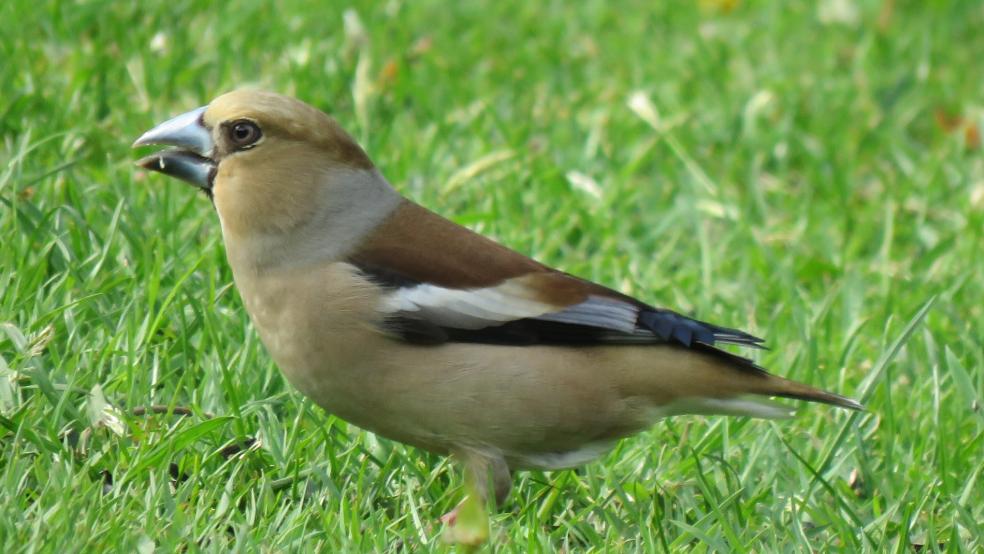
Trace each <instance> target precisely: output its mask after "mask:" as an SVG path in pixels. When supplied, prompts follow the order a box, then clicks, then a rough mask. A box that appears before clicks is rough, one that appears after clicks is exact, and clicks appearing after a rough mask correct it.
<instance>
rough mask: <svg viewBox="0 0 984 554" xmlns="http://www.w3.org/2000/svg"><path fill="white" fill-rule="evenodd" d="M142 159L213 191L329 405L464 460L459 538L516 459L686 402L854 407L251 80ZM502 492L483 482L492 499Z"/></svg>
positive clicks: (154, 135) (277, 345)
mask: <svg viewBox="0 0 984 554" xmlns="http://www.w3.org/2000/svg"><path fill="white" fill-rule="evenodd" d="M151 144H158V145H170V146H173V147H174V148H171V149H167V150H164V151H162V152H158V153H156V154H152V155H150V156H147V157H145V158H143V159H142V160H140V161H139V162H138V164H139V165H140V166H142V167H144V168H146V169H150V170H153V171H159V172H161V173H164V174H167V175H171V176H173V177H177V178H179V179H182V180H185V181H187V182H189V183H191V184H193V185H195V186H196V187H198V188H200V189H201V190H203V191H204V192H205V194H206V195H207V196H208V197H209V198H210V199H211V200H212V202H213V203H214V205H215V210H216V212H217V213H218V215H219V222H220V224H221V226H222V237H223V239H224V242H225V248H226V254H227V256H228V259H229V264H230V265H231V266H232V274H233V277H234V279H235V283H236V287H237V288H238V289H239V294H240V296H241V297H242V301H243V302H244V304H245V305H246V309H247V311H248V312H249V315H250V317H251V319H252V321H253V324H254V325H255V327H256V330H257V332H258V333H259V335H260V338H261V339H262V341H263V344H264V345H265V346H266V348H267V350H268V351H269V352H270V354H271V355H272V356H273V359H274V360H275V361H276V363H277V364H278V365H279V366H280V369H281V370H283V372H284V375H285V376H286V377H287V380H288V381H290V383H291V384H293V385H294V386H295V387H297V389H299V390H300V391H301V392H302V393H304V394H305V395H306V396H308V397H309V398H311V399H312V400H313V401H314V402H316V403H317V404H318V405H320V406H321V407H322V408H324V409H325V410H327V411H329V412H331V413H333V414H335V415H337V416H339V417H341V418H343V419H345V420H347V421H349V422H351V423H354V424H356V425H358V426H360V427H362V428H364V429H368V430H370V431H373V432H374V433H377V434H379V435H382V436H384V437H388V438H390V439H393V440H397V441H401V442H404V443H407V444H411V445H414V446H417V447H419V448H423V449H426V450H429V451H432V452H437V453H441V454H452V455H454V456H455V457H456V458H457V459H458V460H459V461H460V462H461V464H462V466H463V467H464V472H465V483H466V487H467V490H468V491H469V494H468V496H467V497H466V498H465V500H464V501H462V503H461V504H459V506H458V507H457V508H456V510H455V512H452V513H451V514H448V515H447V516H445V518H444V519H445V521H446V522H447V523H449V524H450V527H449V530H448V533H449V535H450V538H451V540H456V541H459V542H463V543H479V542H482V541H483V540H485V538H486V537H487V535H488V516H487V512H486V506H487V503H489V502H490V501H492V500H494V501H496V502H502V501H503V500H504V499H505V498H506V496H507V495H508V493H509V488H510V482H511V475H510V472H511V471H512V470H517V469H531V468H535V469H546V470H550V469H560V468H570V467H573V466H577V465H581V464H584V463H586V462H588V461H589V460H591V459H593V458H595V457H597V456H599V455H600V454H602V453H604V452H605V451H606V450H607V449H609V448H610V447H611V446H612V445H613V444H614V443H615V441H617V440H618V439H620V438H622V437H625V436H628V435H631V434H633V433H636V432H638V431H640V430H643V429H646V428H647V427H649V426H651V425H652V424H653V422H655V421H656V420H658V419H660V418H663V417H666V416H671V415H677V414H730V415H744V416H756V417H784V416H788V415H790V410H789V408H786V407H784V406H782V405H780V404H777V403H774V402H773V401H771V400H769V399H768V397H785V398H793V399H797V400H807V401H812V402H823V403H826V404H832V405H835V406H840V407H843V408H850V409H854V410H859V409H861V405H860V404H858V403H857V402H855V401H853V400H850V399H848V398H844V397H842V396H839V395H836V394H833V393H830V392H826V391H823V390H818V389H816V388H813V387H811V386H809V385H804V384H801V383H797V382H794V381H790V380H787V379H783V378H782V377H777V376H775V375H771V374H769V373H767V372H766V371H765V370H764V369H763V368H761V367H759V366H758V365H756V364H755V363H754V362H752V361H751V360H749V359H746V358H744V357H741V356H738V355H736V354H732V353H730V352H727V351H724V350H721V349H719V348H718V345H721V344H726V345H737V346H740V347H752V348H760V347H761V343H762V339H759V338H757V337H754V336H752V335H750V334H748V333H746V332H744V331H739V330H737V329H730V328H728V327H721V326H718V325H714V324H712V323H705V322H703V321H699V320H696V319H692V318H690V317H687V316H684V315H681V314H679V313H676V312H674V311H672V310H668V309H664V308H657V307H654V306H651V305H649V304H647V303H645V302H643V301H641V300H638V299H636V298H632V297H631V296H626V295H624V294H621V293H619V292H617V291H614V290H612V289H609V288H607V287H605V286H602V285H599V284H596V283H593V282H591V281H587V280H584V279H581V278H578V277H575V276H573V275H569V274H567V273H564V272H561V271H558V270H555V269H552V268H550V267H547V266H545V265H543V264H541V263H539V262H536V261H534V260H532V259H530V258H528V257H526V256H524V255H522V254H518V253H516V252H514V251H512V250H510V249H509V248H507V247H505V246H502V245H500V244H498V243H496V242H493V241H491V240H489V239H487V238H485V237H483V236H481V235H478V234H476V233H474V232H472V231H470V230H468V229H466V228H465V227H462V226H460V225H457V224H455V223H452V222H451V221H448V220H447V219H444V218H443V217H441V216H439V215H437V214H435V213H434V212H431V211H429V210H427V209H426V208H423V207H421V206H419V205H417V204H414V203H413V202H411V201H409V200H407V199H406V198H404V197H402V196H401V195H400V193H399V192H397V191H396V190H394V189H393V187H392V186H391V185H390V184H389V183H388V182H387V181H386V178H385V177H383V175H382V173H380V172H379V170H378V169H377V168H376V166H375V165H373V163H372V161H371V160H370V159H369V156H367V155H366V153H365V151H363V150H362V148H361V147H360V146H359V145H358V144H356V142H355V141H354V140H353V139H352V137H351V136H349V135H348V134H347V133H346V132H345V131H344V130H342V128H341V127H340V126H339V124H338V123H337V122H336V121H335V120H334V119H332V118H331V117H329V116H327V115H326V114H324V113H322V112H321V111H319V110H317V109H315V108H313V107H311V106H309V105H307V104H305V103H303V102H300V101H298V100H295V99H293V98H289V97H285V96H280V95H278V94H272V93H269V92H259V91H252V90H238V91H234V92H230V93H228V94H224V95H222V96H220V97H218V98H216V99H215V100H213V101H212V102H211V103H210V104H208V105H207V106H204V107H201V108H198V109H196V110H193V111H190V112H188V113H185V114H183V115H179V116H177V117H175V118H173V119H171V120H169V121H167V122H165V123H162V124H161V125H159V126H157V127H155V128H153V129H151V130H150V131H147V132H146V133H144V134H143V136H141V137H140V138H139V139H137V141H136V142H135V143H134V146H144V145H151ZM490 493H491V494H490Z"/></svg>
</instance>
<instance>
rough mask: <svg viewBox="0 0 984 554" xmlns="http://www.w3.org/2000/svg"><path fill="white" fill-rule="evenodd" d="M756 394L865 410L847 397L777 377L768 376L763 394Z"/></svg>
mask: <svg viewBox="0 0 984 554" xmlns="http://www.w3.org/2000/svg"><path fill="white" fill-rule="evenodd" d="M756 394H762V395H766V396H780V397H782V398H793V399H795V400H806V401H807V402H820V403H822V404H830V405H831V406H837V407H839V408H847V409H848V410H859V411H861V410H864V406H862V405H861V403H859V402H857V401H856V400H852V399H850V398H847V397H846V396H841V395H839V394H834V393H832V392H829V391H825V390H822V389H817V388H814V387H811V386H809V385H804V384H803V383H798V382H796V381H791V380H789V379H784V378H782V377H777V376H775V375H767V376H766V378H765V383H764V387H763V390H762V392H758V391H756Z"/></svg>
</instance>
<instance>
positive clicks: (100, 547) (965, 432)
mask: <svg viewBox="0 0 984 554" xmlns="http://www.w3.org/2000/svg"><path fill="white" fill-rule="evenodd" d="M324 4H328V3H322V2H307V1H302V0H288V1H285V2H281V3H279V7H278V8H277V9H275V10H274V9H270V8H267V7H264V6H263V5H262V4H261V3H260V2H255V1H247V2H242V3H239V4H238V5H237V7H236V8H235V9H229V8H227V7H226V5H225V3H221V2H200V1H192V0H172V1H168V2H145V3H137V2H132V3H124V2H118V3H117V2H108V1H96V0H93V1H79V2H59V1H51V0H38V1H34V2H29V1H26V0H6V1H5V2H2V3H0V233H2V234H0V551H2V552H56V553H63V552H100V551H113V552H153V551H156V552H198V551H206V552H229V551H236V552H254V551H261V552H284V551H316V550H320V551H323V552H363V551H412V552H428V551H432V550H441V549H446V548H447V547H445V546H443V545H442V543H441V541H440V534H441V528H440V525H439V524H438V523H437V518H438V517H439V516H440V515H441V514H442V513H444V512H445V511H447V510H448V509H450V508H451V507H453V506H454V505H455V503H456V502H457V500H458V497H457V495H458V492H459V490H458V488H457V487H458V484H459V483H460V478H459V477H458V475H457V473H456V471H455V469H454V467H453V466H451V465H450V464H448V463H447V462H446V461H444V460H443V459H441V458H439V457H437V456H432V455H429V454H426V453H423V452H421V451H418V450H415V449H413V448H409V447H404V446H402V445H400V444H398V443H393V442H390V441H387V440H385V439H381V438H377V437H375V436H373V435H371V434H367V433H365V432H362V431H360V430H359V429H357V428H355V427H352V426H348V425H347V424H346V423H345V422H343V421H341V420H338V419H335V418H333V417H331V416H330V415H328V414H325V413H324V412H323V411H321V410H320V409H319V408H317V407H316V406H314V405H313V404H312V403H310V402H309V401H307V400H305V399H304V398H303V397H301V396H300V395H299V394H298V393H296V392H295V391H293V390H291V389H290V388H289V386H288V385H287V384H286V383H285V381H284V379H283V378H282V377H281V375H280V372H279V370H278V369H277V367H276V366H275V365H274V364H273V362H272V361H271V360H270V358H269V356H268V355H267V354H266V352H265V351H264V349H263V347H262V345H261V344H260V343H259V341H258V339H257V337H256V334H255V332H254V331H253V329H252V328H251V325H250V323H249V320H248V317H247V315H246V313H245V311H244V309H243V307H242V304H241V302H240V300H239V297H238V296H237V293H236V290H235V289H234V288H233V286H232V284H231V283H232V278H231V274H230V271H229V269H228V267H227V264H226V261H225V254H224V251H223V246H222V240H221V236H220V232H219V225H218V221H217V219H216V217H215V215H214V213H213V209H212V207H211V206H210V204H209V202H208V200H207V199H206V198H205V197H204V196H203V195H201V194H198V193H196V192H194V191H193V189H192V188H190V187H187V186H185V185H182V184H180V183H178V182H177V181H174V180H173V179H167V178H164V177H162V176H159V175H150V174H145V173H143V172H141V171H139V170H138V169H136V168H135V167H134V166H133V163H132V162H133V160H135V159H136V157H137V156H138V153H136V152H134V151H132V150H131V149H130V143H131V142H132V141H133V140H134V139H135V138H136V137H137V136H138V135H139V134H140V133H142V132H143V131H145V130H146V129H148V128H150V127H151V126H152V125H153V124H155V123H157V122H160V121H162V120H163V119H164V118H166V117H169V116H171V115H175V114H178V113H181V112H183V111H186V110H188V109H190V108H193V107H196V106H200V105H202V104H205V103H207V102H208V100H209V99H211V98H213V97H214V96H216V95H218V94H220V93H222V92H224V91H227V90H230V89H232V88H236V87H240V86H243V85H254V86H261V87H264V88H268V89H272V90H275V91H278V92H282V93H286V94H291V95H294V96H297V97H300V98H301V99H303V100H305V101H307V102H309V103H311V104H314V105H316V106H318V107H319V108H322V109H324V110H326V111H328V112H330V113H332V114H334V116H335V117H336V118H337V119H338V120H339V121H340V122H341V123H342V125H343V126H344V127H346V128H347V129H348V130H349V131H350V132H351V133H352V134H353V135H354V136H356V137H357V138H358V139H359V141H360V142H361V143H362V144H363V145H364V146H365V147H366V149H367V151H368V152H369V154H370V156H371V157H372V158H373V159H374V161H375V162H376V164H377V165H378V166H379V167H380V168H381V169H382V171H383V172H384V173H385V174H386V175H387V176H388V178H389V179H390V180H391V182H392V183H393V184H394V186H396V187H397V188H398V189H399V190H401V191H402V192H403V193H404V194H406V195H407V196H409V197H410V198H413V199H414V200H416V201H418V202H420V203H422V204H424V205H425V206H428V207H430V208H432V209H435V210H437V211H438V212H440V213H442V214H444V215H446V216H449V217H451V218H452V219H454V220H455V221H457V222H459V223H462V224H465V225H468V226H470V227H472V228H474V229H476V230H479V231H481V232H483V233H485V234H488V235H490V236H492V237H495V238H496V239H497V240H500V241H502V242H504V243H505V244H508V245H509V246H511V247H513V248H515V249H517V250H519V251H521V252H524V253H528V254H531V255H533V256H535V257H536V258H538V259H539V260H541V261H544V262H546V263H549V264H551V265H555V266H557V267H560V268H562V269H564V270H566V271H569V272H571V273H575V274H578V275H581V276H584V277H588V278H591V279H595V280H599V281H601V282H603V283H605V284H607V285H610V286H613V287H615V288H617V289H620V290H622V291H624V292H627V293H631V294H634V295H638V296H640V297H641V298H643V299H645V300H647V301H649V302H652V303H655V304H657V305H663V306H668V307H673V308H675V309H677V310H679V311H682V312H684V313H688V314H692V315H695V316H697V317H700V318H702V319H706V320H710V321H713V322H716V323H719V324H723V325H727V326H734V327H740V328H743V329H746V330H748V331H751V332H753V333H755V334H758V335H760V336H764V337H766V339H767V341H768V345H769V347H770V348H771V350H768V351H765V352H763V353H761V354H758V355H757V359H758V361H759V362H760V363H761V364H762V365H764V366H766V367H768V368H770V369H771V370H772V371H774V372H776V373H778V374H781V375H785V376H789V377H792V378H795V379H798V380H802V381H805V382H808V383H811V384H814V385H817V386H822V387H825V388H829V389H831V390H834V391H838V392H841V393H843V394H845V395H848V396H853V397H855V398H858V399H859V400H862V401H863V402H864V403H865V404H866V405H867V407H868V410H867V411H866V412H864V413H856V414H852V413H848V412H845V411H841V410H836V409H832V408H830V407H827V406H817V405H809V406H806V405H803V406H802V410H800V412H799V414H798V417H797V418H795V419H792V420H788V421H762V420H750V419H746V418H723V417H679V418H676V419H672V420H666V421H662V422H660V423H658V424H656V425H655V426H653V428H652V429H651V430H649V431H647V432H645V433H642V434H641V435H639V436H637V437H634V438H632V439H628V440H625V441H623V442H621V443H620V444H619V446H618V447H617V448H616V449H615V450H614V451H613V452H611V453H610V454H609V455H607V456H606V457H604V458H602V459H601V460H599V461H597V462H594V463H592V464H590V465H587V466H585V467H584V468H581V469H578V470H576V471H561V472H553V473H538V472H527V473H520V474H518V475H517V477H516V487H515V489H514V492H513V494H512V496H511V497H510V499H509V501H508V502H507V503H506V505H505V506H503V507H502V509H501V510H500V511H499V512H498V513H497V514H496V515H495V517H494V519H493V542H494V543H495V545H496V550H497V551H501V552H526V551H567V552H573V551H577V552H581V551H597V552H601V551H628V552H631V551H641V552H647V551H662V550H670V551H695V552H706V551H734V552H778V551H807V550H811V549H812V550H815V551H830V550H840V551H847V552H856V551H873V552H883V551H899V552H909V551H913V550H914V549H919V548H922V550H923V551H936V550H940V551H946V552H981V551H982V550H984V539H982V537H984V523H982V522H984V475H981V473H982V470H984V407H982V402H984V371H982V368H984V278H982V276H984V156H982V154H984V147H982V144H981V140H982V139H981V126H984V92H982V91H984V33H982V32H981V29H982V28H984V5H982V4H981V3H980V2H976V1H966V2H956V1H954V2H946V1H932V2H928V1H927V2H920V1H906V0H898V1H893V0H881V1H873V0H872V1H857V2H856V1H852V0H824V1H821V2H818V3H816V4H814V3H811V2H765V1H747V0H746V1H740V0H731V1H725V0H717V1H711V0H706V1H702V2H685V1H679V2H665V3H664V2H641V1H640V2H631V3H621V4H618V5H615V4H614V3H610V2H604V1H586V2H580V3H561V2H545V3H542V4H540V3H531V2H523V1H520V0H510V1H501V2H488V3H486V5H485V6H479V5H477V4H472V3H467V4H466V3H461V5H458V4H457V3H455V4H453V5H452V4H450V3H447V4H446V3H442V2H438V1H426V2H403V1H400V0H390V1H387V2H373V3H365V4H363V5H358V4H352V5H349V6H345V5H341V3H337V4H339V5H337V6H331V7H326V6H325V5H324ZM537 4H540V5H537ZM600 370H601V369H600Z"/></svg>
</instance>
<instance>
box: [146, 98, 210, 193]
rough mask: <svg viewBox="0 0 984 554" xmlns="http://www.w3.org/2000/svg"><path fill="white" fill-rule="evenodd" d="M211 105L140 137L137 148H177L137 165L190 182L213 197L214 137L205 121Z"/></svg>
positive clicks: (181, 116) (170, 120)
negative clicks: (156, 146) (203, 116)
mask: <svg viewBox="0 0 984 554" xmlns="http://www.w3.org/2000/svg"><path fill="white" fill-rule="evenodd" d="M206 108H207V106H202V107H201V108H197V109H194V110H192V111H190V112H187V113H183V114H181V115H179V116H177V117H174V118H172V119H169V120H167V121H165V122H164V123H161V124H160V125H158V126H156V127H154V128H153V129H151V130H149V131H147V132H146V133H144V134H142V135H140V138H138V139H137V140H136V141H135V142H134V143H133V147H134V148H136V147H138V146H147V145H151V144H163V145H167V146H175V147H176V148H171V149H168V150H163V151H161V152H157V153H156V154H151V155H150V156H147V157H144V158H141V159H140V160H138V161H137V165H139V166H140V167H142V168H144V169H149V170H151V171H158V172H160V173H163V174H165V175H170V176H172V177H176V178H178V179H181V180H182V181H187V182H188V183H191V184H192V185H195V186H196V187H199V188H201V189H202V190H204V191H205V193H206V194H208V195H209V196H211V193H212V180H213V179H214V178H215V161H214V160H213V159H212V158H211V156H212V152H213V150H214V147H215V146H214V143H213V142H212V135H211V133H210V132H209V130H208V128H207V127H205V124H204V122H203V121H202V114H204V113H205V109H206Z"/></svg>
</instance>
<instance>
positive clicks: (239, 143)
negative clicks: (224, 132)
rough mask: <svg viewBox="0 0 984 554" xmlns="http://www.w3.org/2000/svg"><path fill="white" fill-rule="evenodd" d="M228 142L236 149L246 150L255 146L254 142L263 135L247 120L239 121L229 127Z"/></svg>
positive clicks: (255, 125)
mask: <svg viewBox="0 0 984 554" xmlns="http://www.w3.org/2000/svg"><path fill="white" fill-rule="evenodd" d="M228 133H229V142H231V143H232V144H233V145H234V146H235V147H236V148H246V147H248V146H252V145H254V144H256V141H258V140H260V137H261V136H263V133H262V132H261V131H260V127H259V126H258V125H257V124H256V123H253V122H252V121H249V120H248V119H241V120H239V121H235V122H233V123H232V124H231V125H229V131H228Z"/></svg>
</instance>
